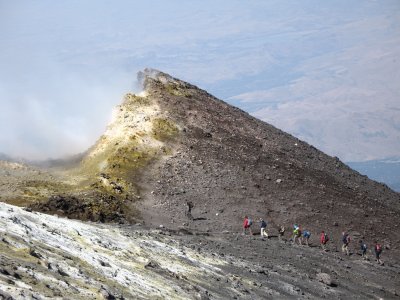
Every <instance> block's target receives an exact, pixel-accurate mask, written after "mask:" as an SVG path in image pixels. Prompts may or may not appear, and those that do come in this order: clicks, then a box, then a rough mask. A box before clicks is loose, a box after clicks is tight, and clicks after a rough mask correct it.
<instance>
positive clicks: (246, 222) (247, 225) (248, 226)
mask: <svg viewBox="0 0 400 300" xmlns="http://www.w3.org/2000/svg"><path fill="white" fill-rule="evenodd" d="M251 225H253V221H252V220H251V219H250V218H249V217H248V216H244V221H243V235H245V234H246V229H248V230H249V233H250V235H253V231H252V230H251Z"/></svg>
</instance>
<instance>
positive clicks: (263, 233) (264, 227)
mask: <svg viewBox="0 0 400 300" xmlns="http://www.w3.org/2000/svg"><path fill="white" fill-rule="evenodd" d="M260 229H261V233H260V234H261V239H262V240H264V236H265V237H267V238H268V233H267V222H265V221H264V220H263V219H262V218H260Z"/></svg>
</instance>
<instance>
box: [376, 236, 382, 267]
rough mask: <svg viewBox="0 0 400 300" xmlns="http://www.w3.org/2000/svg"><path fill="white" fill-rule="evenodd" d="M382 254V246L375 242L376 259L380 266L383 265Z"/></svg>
mask: <svg viewBox="0 0 400 300" xmlns="http://www.w3.org/2000/svg"><path fill="white" fill-rule="evenodd" d="M381 253H382V245H381V244H379V243H378V242H377V241H375V257H376V261H377V262H378V264H380V265H382V264H383V262H382V261H381Z"/></svg>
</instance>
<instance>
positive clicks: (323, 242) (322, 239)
mask: <svg viewBox="0 0 400 300" xmlns="http://www.w3.org/2000/svg"><path fill="white" fill-rule="evenodd" d="M319 241H320V243H321V248H322V250H324V251H326V243H327V242H328V241H329V237H328V235H327V234H326V233H325V231H323V230H322V231H321V235H320V238H319Z"/></svg>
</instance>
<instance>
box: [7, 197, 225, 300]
mask: <svg viewBox="0 0 400 300" xmlns="http://www.w3.org/2000/svg"><path fill="white" fill-rule="evenodd" d="M160 233H161V232H148V231H133V230H129V231H128V230H126V229H119V228H118V227H117V226H113V225H100V224H94V223H92V224H85V223H82V222H79V221H75V220H69V219H63V218H59V217H57V216H50V215H45V214H40V213H36V212H28V211H25V210H23V209H21V208H18V207H15V206H11V205H8V204H4V203H0V239H1V240H0V253H1V254H0V258H1V261H0V269H1V270H0V271H1V272H0V298H5V299H7V296H11V297H12V298H10V299H55V298H62V299H103V298H105V299H140V298H145V299H157V298H169V299H171V298H173V299H188V298H194V299H195V298H199V299H200V298H202V297H204V296H205V297H207V294H208V292H207V287H208V285H209V287H210V288H211V289H212V287H211V286H212V285H213V283H214V282H215V280H218V281H219V280H221V279H222V277H225V276H226V275H227V274H223V273H222V272H221V270H220V269H219V268H218V266H219V265H223V264H224V263H225V262H224V261H222V260H221V259H219V258H216V257H213V256H212V255H204V254H200V253H197V252H195V251H193V250H191V249H187V248H183V247H180V246H179V245H178V244H177V242H174V241H172V240H171V239H168V238H167V237H166V236H164V235H162V234H160ZM217 298H218V297H217Z"/></svg>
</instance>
